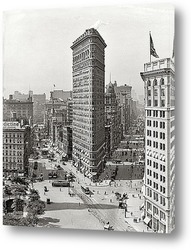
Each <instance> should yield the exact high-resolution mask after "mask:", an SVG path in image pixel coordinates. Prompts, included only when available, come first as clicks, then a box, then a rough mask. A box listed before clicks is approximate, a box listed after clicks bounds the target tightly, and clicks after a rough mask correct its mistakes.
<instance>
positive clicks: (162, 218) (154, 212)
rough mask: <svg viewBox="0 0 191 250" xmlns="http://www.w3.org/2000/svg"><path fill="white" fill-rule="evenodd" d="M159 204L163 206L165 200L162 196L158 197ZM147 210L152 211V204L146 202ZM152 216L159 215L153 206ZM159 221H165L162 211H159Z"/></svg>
mask: <svg viewBox="0 0 191 250" xmlns="http://www.w3.org/2000/svg"><path fill="white" fill-rule="evenodd" d="M160 203H161V204H163V206H165V198H164V197H162V196H161V197H160ZM147 210H150V211H152V204H151V203H150V202H147ZM153 215H159V209H158V208H157V207H155V206H153ZM160 220H164V221H165V220H166V215H165V213H164V212H163V211H160Z"/></svg>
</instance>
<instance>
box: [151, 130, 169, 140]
mask: <svg viewBox="0 0 191 250" xmlns="http://www.w3.org/2000/svg"><path fill="white" fill-rule="evenodd" d="M147 136H152V131H151V130H147ZM153 137H154V138H158V131H153ZM160 139H163V140H165V133H162V132H160Z"/></svg>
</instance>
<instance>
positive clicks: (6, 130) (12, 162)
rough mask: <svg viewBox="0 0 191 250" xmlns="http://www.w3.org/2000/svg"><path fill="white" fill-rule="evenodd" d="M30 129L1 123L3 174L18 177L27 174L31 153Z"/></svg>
mask: <svg viewBox="0 0 191 250" xmlns="http://www.w3.org/2000/svg"><path fill="white" fill-rule="evenodd" d="M31 146H32V145H31V143H30V127H29V126H26V127H21V126H20V124H19V122H12V121H11V122H3V174H4V176H10V175H11V176H18V175H23V174H27V169H28V159H29V156H30V153H31Z"/></svg>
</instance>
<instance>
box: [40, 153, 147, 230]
mask: <svg viewBox="0 0 191 250" xmlns="http://www.w3.org/2000/svg"><path fill="white" fill-rule="evenodd" d="M56 158H57V162H55V163H54V164H59V165H61V167H62V168H63V170H60V172H59V178H63V175H64V173H65V171H67V172H72V173H73V174H74V175H75V176H76V182H75V183H74V188H73V192H74V193H75V194H76V195H77V196H78V197H79V198H80V199H81V200H82V201H83V203H84V204H85V205H87V207H88V211H89V212H90V213H91V214H92V215H94V217H96V218H97V219H98V221H99V222H100V224H101V225H102V226H103V225H104V224H105V223H106V222H108V221H109V222H110V225H112V226H113V228H114V230H116V231H131V232H134V231H136V229H135V228H134V227H132V226H131V225H130V224H129V223H128V222H127V220H126V221H125V214H124V213H125V211H124V209H119V208H118V201H117V200H116V196H115V192H116V191H117V192H120V193H123V192H127V193H128V195H132V194H137V193H139V192H140V189H141V186H142V183H141V182H140V181H137V182H136V183H133V185H132V183H130V182H128V181H127V182H124V181H121V182H120V181H118V182H116V183H115V184H114V185H113V186H109V185H108V183H107V182H105V183H101V184H97V185H96V184H95V183H92V182H91V180H90V179H88V178H87V177H85V176H84V175H83V174H81V173H80V172H79V171H77V170H76V168H74V167H73V166H72V164H71V162H66V165H62V164H60V156H59V154H56ZM54 164H51V165H52V166H53V165H54ZM45 167H46V169H45V170H44V172H43V173H44V174H45V176H46V171H50V164H48V165H46V163H45ZM81 185H82V186H88V187H89V188H90V190H91V191H92V192H93V195H91V197H89V196H88V195H86V194H84V193H83V192H82V190H81ZM105 192H106V194H105ZM137 201H138V203H137V204H138V205H137V204H136V206H137V207H139V205H140V204H141V203H142V202H143V201H142V196H141V195H140V200H139V199H137ZM137 201H136V202H137ZM133 209H134V208H133ZM133 212H134V210H133ZM138 212H139V214H140V211H138ZM135 215H136V213H135Z"/></svg>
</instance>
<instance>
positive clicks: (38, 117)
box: [13, 90, 46, 124]
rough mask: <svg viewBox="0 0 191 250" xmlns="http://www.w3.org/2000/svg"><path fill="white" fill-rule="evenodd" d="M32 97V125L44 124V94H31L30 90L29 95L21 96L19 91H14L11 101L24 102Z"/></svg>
mask: <svg viewBox="0 0 191 250" xmlns="http://www.w3.org/2000/svg"><path fill="white" fill-rule="evenodd" d="M29 96H30V97H32V101H33V123H34V124H36V123H37V124H39V123H40V124H42V123H44V118H45V117H44V114H45V103H46V94H45V93H44V94H33V91H32V90H30V91H29V94H21V93H20V92H19V91H15V92H14V94H13V99H14V100H18V101H26V100H28V98H29Z"/></svg>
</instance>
